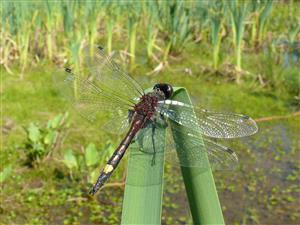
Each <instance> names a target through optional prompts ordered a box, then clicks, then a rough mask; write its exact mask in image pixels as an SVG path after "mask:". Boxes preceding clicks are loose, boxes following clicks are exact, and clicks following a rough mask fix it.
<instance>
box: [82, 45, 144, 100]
mask: <svg viewBox="0 0 300 225" xmlns="http://www.w3.org/2000/svg"><path fill="white" fill-rule="evenodd" d="M84 53H85V63H86V66H87V68H88V70H89V71H90V73H91V74H92V75H93V78H94V83H95V85H97V86H99V87H101V89H103V90H105V91H106V92H109V93H111V94H113V95H114V96H116V97H118V98H121V99H127V100H129V101H131V102H132V103H136V102H137V101H138V100H139V97H140V96H141V95H143V94H144V92H143V89H142V88H141V87H140V85H139V84H138V83H137V82H136V81H135V80H134V79H133V78H131V77H130V76H129V75H127V74H126V73H125V72H124V71H123V70H122V69H121V67H120V66H119V65H118V64H117V63H116V62H115V61H114V60H112V58H111V57H110V56H108V55H107V54H105V53H104V50H103V48H102V47H96V46H88V47H86V48H85V49H84Z"/></svg>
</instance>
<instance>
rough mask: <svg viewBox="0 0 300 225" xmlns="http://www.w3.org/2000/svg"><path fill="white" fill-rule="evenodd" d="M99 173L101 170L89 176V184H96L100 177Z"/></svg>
mask: <svg viewBox="0 0 300 225" xmlns="http://www.w3.org/2000/svg"><path fill="white" fill-rule="evenodd" d="M99 172H100V170H99V169H94V170H93V171H92V172H91V173H90V174H89V177H88V182H89V183H91V184H94V183H95V182H96V180H97V178H98V176H99Z"/></svg>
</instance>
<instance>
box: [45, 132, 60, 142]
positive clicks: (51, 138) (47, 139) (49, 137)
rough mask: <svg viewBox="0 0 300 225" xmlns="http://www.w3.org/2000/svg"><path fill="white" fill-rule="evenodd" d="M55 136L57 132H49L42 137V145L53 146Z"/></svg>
mask: <svg viewBox="0 0 300 225" xmlns="http://www.w3.org/2000/svg"><path fill="white" fill-rule="evenodd" d="M57 134H58V133H57V131H49V132H48V133H47V134H46V136H45V137H44V143H45V144H47V145H50V144H53V143H54V141H55V139H56V137H57Z"/></svg>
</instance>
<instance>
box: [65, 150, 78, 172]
mask: <svg viewBox="0 0 300 225" xmlns="http://www.w3.org/2000/svg"><path fill="white" fill-rule="evenodd" d="M64 163H65V165H66V166H67V167H68V168H69V169H73V168H78V164H77V159H76V157H75V155H74V154H73V151H72V149H68V150H67V151H66V152H65V154H64Z"/></svg>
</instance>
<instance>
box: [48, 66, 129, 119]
mask: <svg viewBox="0 0 300 225" xmlns="http://www.w3.org/2000/svg"><path fill="white" fill-rule="evenodd" d="M84 75H85V76H83V75H77V74H75V73H73V72H72V70H71V69H68V68H67V69H65V71H63V70H58V71H56V72H55V73H54V74H53V79H54V82H55V85H56V88H57V89H59V91H60V92H61V94H62V95H63V96H64V97H65V99H66V100H68V102H69V103H70V104H71V105H72V106H73V107H74V109H75V110H76V111H78V112H79V113H80V114H81V115H82V116H83V117H85V118H86V119H88V120H89V121H91V122H95V121H96V120H97V119H99V118H100V117H101V116H103V113H102V112H103V111H107V112H110V113H111V114H112V115H117V114H115V112H116V111H123V114H126V113H127V112H128V110H129V109H131V108H132V106H133V104H131V103H130V102H129V100H128V99H122V98H118V97H116V96H114V95H112V94H111V93H109V92H106V91H104V90H103V89H102V88H101V87H99V86H98V85H97V84H95V83H94V82H93V81H94V79H93V78H92V77H90V76H89V74H87V73H86V72H85V73H84Z"/></svg>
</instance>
